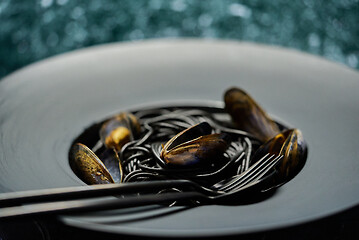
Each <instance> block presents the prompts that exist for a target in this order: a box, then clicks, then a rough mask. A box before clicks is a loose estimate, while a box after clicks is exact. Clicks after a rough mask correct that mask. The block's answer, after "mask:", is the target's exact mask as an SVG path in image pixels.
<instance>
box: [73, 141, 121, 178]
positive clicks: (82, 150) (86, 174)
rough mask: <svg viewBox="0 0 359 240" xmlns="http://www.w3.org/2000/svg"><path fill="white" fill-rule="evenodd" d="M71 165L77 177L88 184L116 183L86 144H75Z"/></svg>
mask: <svg viewBox="0 0 359 240" xmlns="http://www.w3.org/2000/svg"><path fill="white" fill-rule="evenodd" d="M70 165H71V168H72V169H73V170H74V172H75V173H76V175H77V176H78V177H79V178H80V179H81V180H83V181H84V182H85V183H87V184H90V185H92V184H105V183H114V180H113V178H112V176H111V174H110V172H109V171H108V170H107V168H106V166H105V165H104V164H103V162H102V161H101V160H100V159H99V158H98V157H97V156H96V154H95V153H94V152H93V151H92V150H91V149H89V148H88V147H87V146H85V145H84V144H81V143H75V144H74V145H73V146H72V147H71V150H70Z"/></svg>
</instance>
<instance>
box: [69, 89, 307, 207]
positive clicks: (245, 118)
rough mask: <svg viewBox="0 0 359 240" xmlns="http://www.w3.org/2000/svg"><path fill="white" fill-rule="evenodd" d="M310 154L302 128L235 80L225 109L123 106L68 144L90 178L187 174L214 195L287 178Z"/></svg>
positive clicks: (260, 190)
mask: <svg viewBox="0 0 359 240" xmlns="http://www.w3.org/2000/svg"><path fill="white" fill-rule="evenodd" d="M306 158H307V144H306V142H305V140H304V137H303V135H302V133H301V131H300V130H299V129H296V128H288V127H286V126H284V125H283V124H280V123H278V122H277V121H275V120H273V119H272V118H271V116H270V115H269V114H268V113H266V112H265V110H264V109H263V108H262V107H261V106H260V105H259V104H258V103H257V102H256V101H255V100H254V99H253V98H252V97H251V96H250V95H249V94H248V93H247V92H245V91H244V90H242V89H240V88H238V87H233V88H230V89H228V90H226V91H225V93H224V107H223V108H222V109H220V108H196V107H195V106H194V107H191V106H187V107H182V108H176V107H168V108H163V107H162V108H152V109H143V110H136V111H132V112H121V113H118V114H116V115H115V116H112V117H110V118H107V119H105V120H104V121H102V122H100V123H96V124H94V125H93V126H90V127H89V128H87V129H85V131H84V132H83V133H82V134H81V135H80V136H78V137H77V138H76V139H75V140H74V142H73V144H72V146H71V149H70V151H69V162H70V166H71V168H72V170H73V171H74V173H75V174H76V175H77V176H78V177H79V178H80V179H81V180H82V181H83V182H84V183H86V184H89V185H93V184H111V183H126V182H139V181H152V180H166V179H186V180H189V181H192V182H194V183H196V184H197V185H199V186H200V187H201V188H203V189H206V190H208V191H210V192H212V193H215V194H221V193H222V194H226V193H237V192H238V193H241V192H243V191H244V190H245V191H249V192H250V193H246V194H250V195H251V196H250V198H252V197H253V196H260V195H261V194H264V193H267V192H270V191H275V189H276V188H278V187H280V186H281V185H283V184H285V183H286V182H288V181H290V180H291V179H292V178H294V177H295V176H296V175H297V174H298V173H299V172H300V170H301V169H302V168H303V166H304V164H305V161H306ZM163 191H179V192H180V191H181V189H163ZM139 194H140V193H139ZM197 204H200V202H197Z"/></svg>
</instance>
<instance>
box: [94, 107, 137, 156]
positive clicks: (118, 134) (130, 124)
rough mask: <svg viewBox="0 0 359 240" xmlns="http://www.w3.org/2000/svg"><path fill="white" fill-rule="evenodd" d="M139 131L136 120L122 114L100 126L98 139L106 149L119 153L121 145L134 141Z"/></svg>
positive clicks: (124, 113) (128, 114)
mask: <svg viewBox="0 0 359 240" xmlns="http://www.w3.org/2000/svg"><path fill="white" fill-rule="evenodd" d="M140 131H141V127H140V124H139V122H138V120H137V118H136V117H135V116H134V115H133V114H131V113H126V112H123V113H120V114H118V115H116V116H114V117H113V118H111V119H110V120H108V121H106V122H105V123H104V124H103V125H102V127H101V129H100V138H101V141H102V142H103V143H104V144H105V146H106V147H107V148H115V149H116V150H117V151H120V150H121V148H122V147H123V145H125V144H126V143H128V142H130V141H132V140H134V139H135V138H136V137H137V135H138V134H139V133H140Z"/></svg>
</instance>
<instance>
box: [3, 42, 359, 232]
mask: <svg viewBox="0 0 359 240" xmlns="http://www.w3.org/2000/svg"><path fill="white" fill-rule="evenodd" d="M231 86H239V87H241V88H243V89H245V90H247V91H248V92H249V93H250V94H251V95H252V96H253V97H254V98H255V99H257V101H258V102H259V103H260V104H261V105H262V106H263V107H264V108H265V109H266V110H267V111H268V112H269V113H270V114H272V115H273V116H275V117H276V118H277V119H281V120H284V122H285V123H287V124H289V125H291V126H294V127H297V128H299V129H301V130H302V132H303V135H304V137H305V139H306V140H307V142H308V146H309V153H308V159H307V163H306V165H305V166H304V168H303V170H302V171H301V172H300V173H299V174H298V175H297V176H296V177H295V178H294V179H293V180H292V181H290V182H289V183H287V184H286V185H284V186H283V187H281V188H280V189H278V191H277V192H276V194H275V195H274V196H273V197H271V198H269V199H267V200H266V201H263V202H259V203H255V204H250V205H243V206H222V205H212V206H202V207H196V208H191V209H184V208H180V207H178V208H171V209H168V208H162V207H158V206H150V207H147V208H136V209H129V210H126V211H124V210H116V211H105V212H97V213H92V214H85V215H82V216H67V217H62V221H64V222H65V223H66V224H69V225H71V226H77V227H81V228H89V229H95V230H98V231H106V232H111V233H129V234H135V235H146V236H212V235H229V234H238V233H248V232H255V231H261V230H268V229H274V228H280V227H284V226H289V225H295V224H299V223H303V222H307V221H311V220H315V219H319V218H322V217H325V216H328V215H331V214H334V213H337V212H339V211H342V210H344V209H347V208H349V207H351V206H354V205H357V204H358V203H359V174H358V172H359V164H358V156H359V148H358V146H359V138H358V137H357V134H358V127H357V126H358V120H359V107H358V102H359V94H358V92H359V74H358V73H357V72H355V71H353V70H350V69H347V68H345V67H343V66H339V65H336V64H334V63H331V62H328V61H325V60H322V59H319V58H316V57H313V56H309V55H305V54H301V53H298V52H294V51H288V50H283V49H280V48H271V47H266V46H259V45H252V44H246V43H236V42H222V41H218V42H217V41H214V42H208V41H207V42H206V41H200V40H177V41H170V40H168V41H149V42H141V43H128V44H114V45H105V46H100V47H95V48H89V49H86V50H81V51H76V52H74V53H70V54H65V55H61V56H58V57H55V58H51V59H48V60H45V61H42V62H39V63H36V64H33V65H31V66H29V67H27V68H25V69H23V70H20V71H18V72H16V73H14V74H12V75H10V76H8V77H7V78H5V79H3V80H2V81H1V82H0V150H1V151H0V184H1V186H0V188H1V191H2V192H6V191H17V190H26V189H37V188H49V187H63V186H73V185H81V184H83V183H82V182H81V181H80V180H79V179H78V178H77V177H76V176H75V175H74V174H73V172H72V171H71V169H70V167H69V164H68V159H67V154H68V149H69V147H70V144H71V142H72V141H73V139H74V138H75V137H77V136H78V135H79V134H80V133H81V132H82V131H83V130H84V129H85V128H86V127H88V126H90V125H91V124H93V123H94V122H98V121H101V120H103V119H105V118H106V117H108V116H110V115H112V114H114V113H116V112H119V111H121V110H128V109H137V108H139V107H140V106H143V105H146V106H165V105H173V104H177V105H188V104H190V105H193V104H194V103H195V104H197V105H201V106H207V105H210V106H215V107H216V106H217V107H220V106H222V103H221V102H220V101H221V99H222V94H223V92H224V91H225V90H226V89H227V88H229V87H231ZM211 101H216V102H211Z"/></svg>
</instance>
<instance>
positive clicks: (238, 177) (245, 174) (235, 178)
mask: <svg viewBox="0 0 359 240" xmlns="http://www.w3.org/2000/svg"><path fill="white" fill-rule="evenodd" d="M268 156H269V157H268ZM272 157H273V156H270V155H269V153H267V154H266V155H264V156H263V157H262V158H261V159H259V160H258V161H257V162H256V163H254V164H253V165H252V166H251V167H250V168H249V169H247V170H246V171H244V172H242V173H241V174H238V175H236V176H233V178H232V180H230V181H229V182H227V183H225V184H224V185H223V186H221V187H219V188H218V189H219V190H223V189H226V188H228V187H231V186H232V185H234V184H237V182H238V181H242V179H244V178H247V177H248V176H250V175H251V174H253V171H255V170H256V169H257V168H259V167H260V166H258V165H261V164H262V163H263V162H266V161H269V160H270V159H271V158H272Z"/></svg>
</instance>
